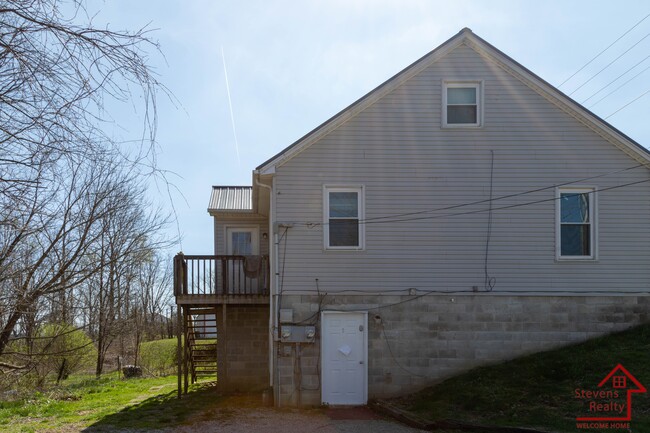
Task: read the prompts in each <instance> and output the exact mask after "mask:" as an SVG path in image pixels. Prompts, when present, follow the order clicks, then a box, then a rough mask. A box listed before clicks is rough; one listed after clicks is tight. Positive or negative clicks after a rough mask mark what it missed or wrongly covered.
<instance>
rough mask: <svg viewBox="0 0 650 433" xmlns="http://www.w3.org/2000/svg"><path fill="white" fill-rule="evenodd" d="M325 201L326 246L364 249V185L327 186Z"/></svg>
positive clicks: (330, 247)
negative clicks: (362, 222)
mask: <svg viewBox="0 0 650 433" xmlns="http://www.w3.org/2000/svg"><path fill="white" fill-rule="evenodd" d="M323 202H324V206H323V208H324V209H323V211H324V212H323V213H324V221H323V222H324V230H323V232H324V236H325V248H326V249H340V250H350V249H352V250H359V249H363V246H364V230H363V224H361V221H362V220H363V187H362V186H341V187H339V186H325V188H324V197H323Z"/></svg>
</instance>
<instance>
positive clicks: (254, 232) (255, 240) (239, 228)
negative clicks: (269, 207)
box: [223, 225, 260, 255]
mask: <svg viewBox="0 0 650 433" xmlns="http://www.w3.org/2000/svg"><path fill="white" fill-rule="evenodd" d="M232 232H249V233H250V234H251V246H252V254H253V255H258V254H259V251H260V228H259V226H256V225H226V226H224V228H223V239H224V241H225V242H224V247H225V249H224V254H226V255H231V249H232V239H231V238H230V233H232Z"/></svg>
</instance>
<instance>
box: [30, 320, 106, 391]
mask: <svg viewBox="0 0 650 433" xmlns="http://www.w3.org/2000/svg"><path fill="white" fill-rule="evenodd" d="M36 336H37V338H36V339H35V340H34V347H33V351H32V353H34V354H36V355H37V357H36V358H35V359H36V361H37V363H36V369H35V371H36V374H37V377H38V379H37V380H38V384H39V385H43V383H44V381H45V379H46V378H47V376H48V375H49V374H56V373H59V371H60V369H61V367H62V366H63V367H64V369H63V371H62V373H63V375H62V378H63V379H65V378H67V377H68V375H69V374H71V373H75V372H78V371H81V370H83V369H86V368H89V367H91V366H92V365H93V362H94V361H95V358H96V357H97V349H96V348H95V345H94V344H93V342H92V340H91V339H90V337H88V335H86V333H85V332H83V331H82V330H81V329H75V328H74V327H73V326H71V325H67V324H60V323H47V324H45V325H42V326H41V327H40V328H39V330H38V332H37V335H36ZM64 362H65V365H64Z"/></svg>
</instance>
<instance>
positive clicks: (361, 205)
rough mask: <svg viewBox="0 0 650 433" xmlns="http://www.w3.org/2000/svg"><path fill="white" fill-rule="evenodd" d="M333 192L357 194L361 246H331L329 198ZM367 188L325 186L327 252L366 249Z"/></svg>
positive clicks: (324, 243) (324, 230) (325, 242)
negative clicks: (364, 222)
mask: <svg viewBox="0 0 650 433" xmlns="http://www.w3.org/2000/svg"><path fill="white" fill-rule="evenodd" d="M331 192H356V193H357V206H358V207H357V211H358V214H357V219H358V220H359V245H352V246H333V245H330V230H329V220H330V217H329V209H330V205H329V197H330V193H331ZM365 202H366V199H365V187H364V186H363V185H323V246H324V248H325V250H334V251H337V250H340V251H351V250H352V251H355V250H363V249H365V238H366V236H365V225H364V224H363V223H362V221H363V219H364V217H365Z"/></svg>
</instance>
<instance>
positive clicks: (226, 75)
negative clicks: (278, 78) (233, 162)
mask: <svg viewBox="0 0 650 433" xmlns="http://www.w3.org/2000/svg"><path fill="white" fill-rule="evenodd" d="M221 60H223V73H224V75H225V77H226V90H227V91H228V107H229V108H230V122H231V123H232V134H233V135H234V136H235V150H236V151H237V162H238V163H239V165H240V166H241V159H240V157H239V140H237V128H235V115H234V113H233V111H232V99H231V97H230V84H229V83H228V70H227V69H226V56H225V55H224V54H223V45H222V46H221Z"/></svg>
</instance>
